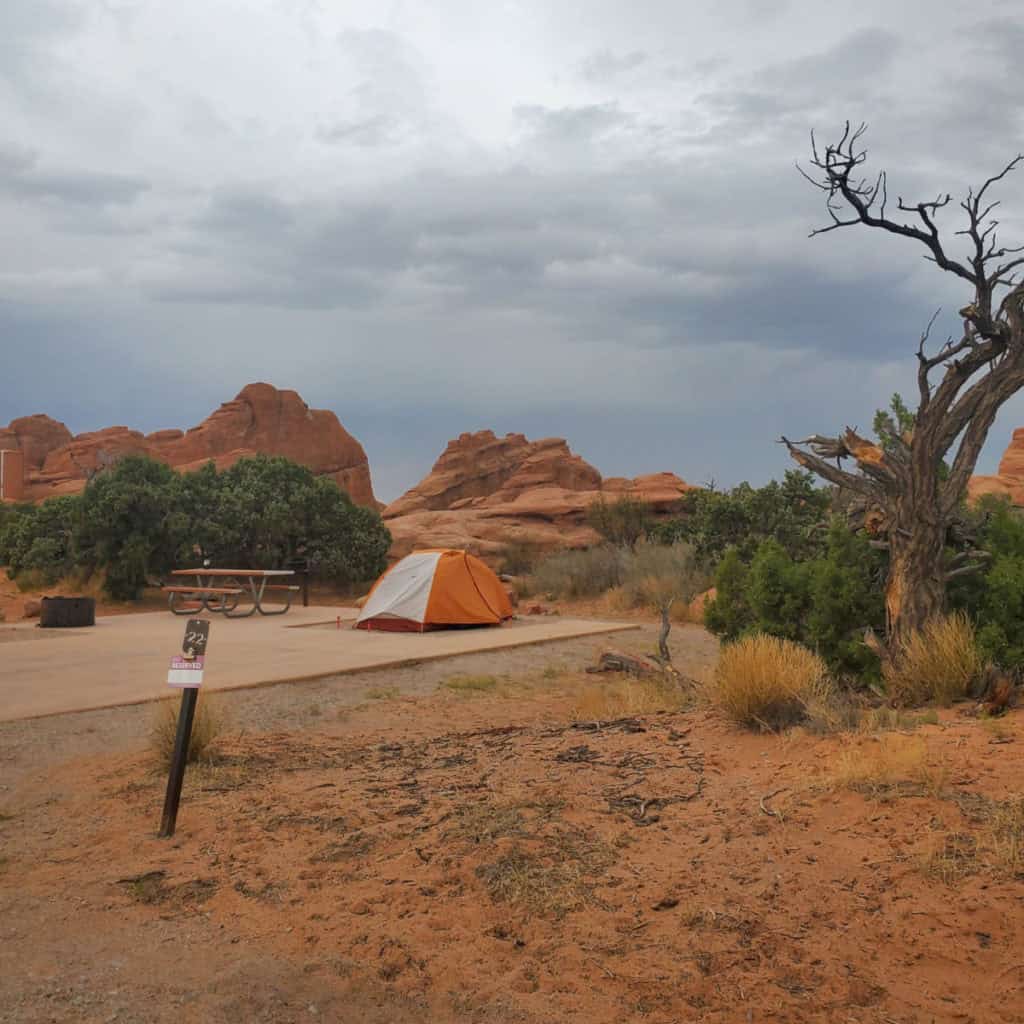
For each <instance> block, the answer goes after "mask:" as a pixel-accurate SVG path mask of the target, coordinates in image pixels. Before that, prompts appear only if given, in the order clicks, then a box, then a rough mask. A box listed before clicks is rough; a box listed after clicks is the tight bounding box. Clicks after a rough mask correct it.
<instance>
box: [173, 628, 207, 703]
mask: <svg viewBox="0 0 1024 1024" xmlns="http://www.w3.org/2000/svg"><path fill="white" fill-rule="evenodd" d="M209 638H210V623H209V622H207V621H206V620H205V619H189V620H188V625H187V626H186V627H185V639H184V640H182V642H181V654H176V655H174V657H173V658H171V667H170V668H169V669H168V671H167V682H168V684H169V685H170V686H184V687H191V686H199V684H200V683H202V681H203V666H204V665H205V663H206V642H207V640H209Z"/></svg>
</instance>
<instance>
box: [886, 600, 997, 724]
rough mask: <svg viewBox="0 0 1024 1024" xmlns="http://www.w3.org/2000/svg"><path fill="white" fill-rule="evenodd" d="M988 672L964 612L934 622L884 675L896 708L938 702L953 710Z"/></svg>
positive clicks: (909, 645)
mask: <svg viewBox="0 0 1024 1024" xmlns="http://www.w3.org/2000/svg"><path fill="white" fill-rule="evenodd" d="M984 670H985V664H984V662H983V660H982V657H981V654H980V653H979V652H978V647H977V644H976V643H975V637H974V625H973V623H972V622H971V620H970V619H969V618H968V617H967V615H966V614H965V613H964V612H954V613H953V614H952V615H946V616H939V617H936V618H934V619H932V620H931V621H930V622H929V623H927V624H926V625H925V627H924V628H923V629H922V630H920V631H919V632H918V633H916V634H915V635H914V636H913V637H911V639H910V640H909V641H908V643H907V644H906V646H905V647H904V648H903V650H902V651H900V653H899V655H898V657H897V658H896V659H895V660H894V661H893V662H892V663H891V664H887V665H885V666H884V668H883V675H884V676H885V682H886V689H887V691H888V693H889V696H890V697H891V699H892V700H893V701H894V702H895V703H896V704H899V705H902V706H904V707H908V706H913V705H918V704H926V703H928V702H930V701H934V702H936V703H937V704H941V705H942V706H943V707H949V705H950V704H952V703H953V701H955V700H960V699H962V698H963V697H966V696H967V694H968V692H969V690H970V688H971V686H972V685H973V683H974V682H975V681H976V680H977V679H978V678H979V677H980V676H981V674H982V672H983V671H984Z"/></svg>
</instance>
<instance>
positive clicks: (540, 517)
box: [384, 430, 690, 557]
mask: <svg viewBox="0 0 1024 1024" xmlns="http://www.w3.org/2000/svg"><path fill="white" fill-rule="evenodd" d="M688 490H690V486H689V484H687V483H686V482H685V481H684V480H681V479H680V478H679V477H677V476H675V475H674V474H673V473H655V474H652V475H650V476H642V477H637V478H636V479H635V480H627V479H625V478H622V477H612V478H609V479H608V480H603V479H602V477H601V474H600V473H599V472H598V471H597V470H596V469H595V468H594V467H593V466H591V465H590V464H589V463H588V462H585V461H584V460H583V459H582V458H580V456H578V455H575V454H574V453H573V452H572V451H571V450H570V449H569V446H568V444H567V443H566V442H565V441H564V440H562V439H561V438H546V439H544V440H541V441H529V440H527V439H526V437H525V436H524V435H522V434H506V435H505V436H504V437H501V438H499V437H496V436H495V434H494V433H493V432H492V431H490V430H482V431H479V432H477V433H475V434H462V435H460V436H459V437H457V438H456V439H455V440H454V441H450V442H449V443H448V447H447V448H446V449H445V450H444V452H443V453H442V455H441V457H440V458H439V459H438V460H437V462H436V463H435V464H434V468H433V469H432V470H431V471H430V473H429V474H428V475H427V476H426V477H425V478H424V479H423V480H421V481H420V483H418V484H417V485H416V486H415V487H413V488H412V489H411V490H410V491H407V492H406V493H405V494H403V495H402V497H400V498H398V499H397V500H396V501H393V502H392V503H391V504H390V505H388V506H387V508H386V509H385V510H384V518H385V520H386V521H387V526H388V529H389V530H391V534H392V536H393V538H394V543H393V545H392V550H391V553H392V555H393V556H395V557H401V556H402V555H405V554H408V552H409V551H411V550H413V549H414V548H416V547H458V548H466V549H467V550H469V551H472V552H474V553H476V554H481V555H485V556H486V555H496V554H498V553H499V552H500V551H501V550H502V549H503V548H505V547H506V546H508V545H509V544H513V543H529V544H534V545H537V546H538V547H548V548H551V547H559V546H568V547H582V546H585V545H587V544H593V543H595V542H596V541H597V540H598V537H597V534H595V533H594V531H593V530H592V529H591V528H590V527H589V526H588V525H587V523H586V516H587V509H588V507H589V506H590V505H591V503H592V502H594V501H596V500H597V499H598V498H600V497H602V496H604V497H606V498H607V499H608V500H609V501H614V500H615V499H616V498H618V497H621V496H623V495H630V496H632V497H634V498H637V499H638V500H640V501H643V502H645V503H646V504H647V505H649V506H650V508H651V510H652V511H653V512H654V513H655V514H665V513H668V512H671V511H673V510H675V509H676V508H677V507H678V505H679V501H680V499H681V497H682V496H683V494H685V493H686V492H687V491H688Z"/></svg>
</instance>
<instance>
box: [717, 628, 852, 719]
mask: <svg viewBox="0 0 1024 1024" xmlns="http://www.w3.org/2000/svg"><path fill="white" fill-rule="evenodd" d="M707 689H708V697H709V698H710V700H711V702H712V703H713V704H715V705H716V706H717V707H719V708H721V710H722V711H724V712H725V714H726V715H728V717H729V718H731V719H732V720H733V721H734V722H737V723H739V724H740V725H746V726H751V727H753V726H759V727H761V728H762V729H765V728H766V729H776V728H781V727H784V726H787V725H792V724H794V723H796V722H799V721H801V720H802V719H804V718H806V716H807V709H808V707H809V706H810V705H812V704H813V703H820V702H822V701H824V700H826V699H827V698H828V696H829V694H830V693H831V690H832V686H831V682H830V680H829V676H828V668H827V666H826V665H825V662H824V661H822V659H821V658H819V657H818V655H816V654H815V653H814V652H813V651H810V650H808V649H807V648H806V647H801V646H800V644H795V643H793V642H792V641H790V640H783V639H781V638H779V637H775V636H769V635H768V634H767V633H755V634H753V635H751V636H747V637H743V638H742V639H741V640H737V641H736V642H735V643H731V644H727V645H726V646H724V647H723V648H722V651H721V653H720V655H719V658H718V664H717V665H716V667H715V672H714V676H713V677H712V680H711V682H710V684H709V685H708V688H707Z"/></svg>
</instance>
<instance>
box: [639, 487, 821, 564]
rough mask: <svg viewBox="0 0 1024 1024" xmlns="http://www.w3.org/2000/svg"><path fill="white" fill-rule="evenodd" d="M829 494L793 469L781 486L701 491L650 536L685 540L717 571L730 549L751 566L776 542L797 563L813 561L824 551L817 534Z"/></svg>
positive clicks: (665, 540)
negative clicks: (764, 545)
mask: <svg viewBox="0 0 1024 1024" xmlns="http://www.w3.org/2000/svg"><path fill="white" fill-rule="evenodd" d="M829 502H830V492H829V490H828V489H827V488H822V487H816V486H815V484H814V477H813V476H812V474H810V473H805V472H803V471H801V470H789V471H788V472H787V473H786V475H785V477H784V478H783V479H782V481H781V482H780V481H777V480H773V481H771V483H769V484H766V485H765V486H764V487H751V486H750V484H747V483H742V484H739V485H738V486H737V487H734V488H732V490H730V491H716V490H715V489H714V488H713V487H712V488H701V489H699V490H692V491H689V492H688V493H687V494H686V496H685V497H684V499H683V511H682V514H681V515H680V516H679V517H677V518H674V519H671V520H668V521H667V522H664V523H659V524H658V525H656V526H652V527H651V528H650V529H649V530H648V536H649V537H650V538H651V539H652V540H655V541H657V542H659V543H672V542H673V541H676V540H685V541H687V542H688V543H690V544H692V545H693V548H694V551H695V552H696V554H697V558H698V559H700V560H701V561H702V562H704V563H705V564H707V565H709V566H711V567H714V566H716V565H717V564H718V563H719V561H721V559H722V558H724V557H725V553H726V552H727V551H728V550H729V549H730V548H736V549H737V551H738V552H739V555H740V558H741V559H742V560H743V562H744V563H745V564H749V563H750V561H751V559H752V558H753V557H754V554H755V552H756V551H757V548H758V547H759V546H760V544H761V542H762V541H764V540H767V539H769V538H770V539H772V540H774V541H776V542H777V543H778V544H780V545H782V547H783V548H784V549H785V551H786V553H787V554H788V555H789V556H790V557H791V558H794V559H806V558H812V557H814V556H816V555H817V554H819V553H820V552H821V550H822V549H823V547H824V534H823V532H822V531H821V530H820V529H819V527H820V525H821V523H822V522H823V521H824V520H825V518H826V517H827V515H828V508H829Z"/></svg>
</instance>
